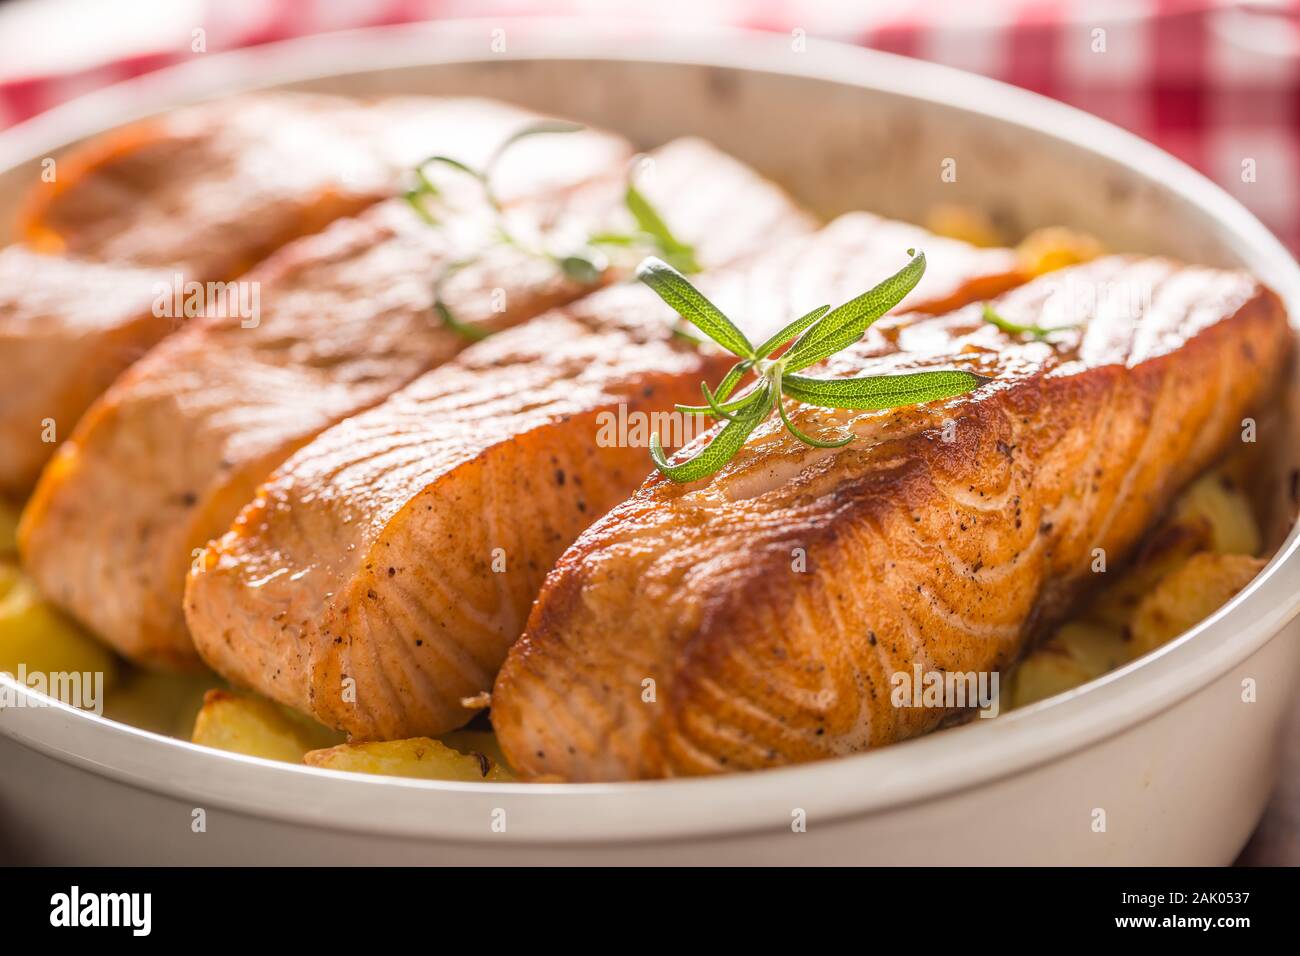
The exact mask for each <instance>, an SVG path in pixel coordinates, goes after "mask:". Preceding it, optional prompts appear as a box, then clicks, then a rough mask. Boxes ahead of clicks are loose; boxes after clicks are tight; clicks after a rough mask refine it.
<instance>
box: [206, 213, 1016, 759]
mask: <svg viewBox="0 0 1300 956" xmlns="http://www.w3.org/2000/svg"><path fill="white" fill-rule="evenodd" d="M702 195H704V193H702ZM715 219H716V221H717V222H718V223H722V222H724V221H725V220H724V218H723V217H720V216H719V217H715ZM753 228H754V227H753V224H751V225H749V226H747V227H746V229H747V230H752V229H753ZM748 234H750V235H755V236H760V235H761V236H764V237H769V236H771V230H765V231H752V232H748ZM912 245H923V246H924V248H925V250H926V252H927V254H928V256H929V259H930V262H931V268H930V270H929V272H928V273H927V275H926V276H925V277H924V279H923V280H922V282H921V285H920V286H919V287H918V288H917V289H916V290H914V292H913V293H912V296H911V297H910V299H909V300H908V302H909V304H910V306H911V307H912V308H944V307H947V306H948V305H950V304H952V303H954V302H958V301H967V300H969V299H970V298H971V297H973V296H980V295H992V294H994V293H996V292H997V291H999V290H1001V289H1005V288H1006V287H1007V286H1009V285H1011V284H1013V283H1015V282H1016V281H1018V276H1017V274H1016V272H1015V268H1016V267H1015V261H1016V260H1015V256H1014V255H1013V254H1012V253H1011V252H1009V251H1008V250H997V249H990V250H980V249H974V248H972V247H970V246H967V245H965V244H963V243H959V242H955V241H951V240H942V239H939V238H937V237H935V236H931V235H929V234H927V233H925V232H924V231H923V230H920V229H918V228H916V227H913V226H907V225H904V224H901V223H893V222H889V221H886V220H881V219H878V218H876V217H874V216H870V215H866V214H853V215H849V216H845V217H842V218H841V219H839V220H837V221H836V222H835V223H833V224H831V225H830V226H828V227H827V228H825V229H824V230H822V231H821V232H819V233H817V234H815V235H812V236H809V237H805V238H800V239H793V240H791V241H789V242H787V243H785V244H784V245H780V246H777V247H776V248H774V249H772V250H771V252H770V253H765V254H763V255H762V256H759V257H758V258H756V259H754V260H751V261H750V262H748V263H746V264H744V265H742V266H740V267H738V268H735V269H731V270H724V271H722V272H719V273H716V274H714V275H712V276H705V277H702V279H701V286H702V287H703V288H704V289H706V290H707V291H708V294H709V295H710V296H711V297H712V298H713V299H714V301H716V302H718V303H719V304H720V305H721V306H722V307H723V308H724V309H725V310H726V311H727V312H728V314H729V315H732V316H735V317H736V319H737V321H738V322H740V323H741V324H742V326H743V327H744V328H745V329H746V331H747V332H749V333H750V334H751V335H752V336H754V337H755V338H754V340H755V341H758V340H759V338H761V337H762V336H763V335H764V334H767V333H771V332H773V331H775V330H776V328H778V327H779V326H780V325H781V324H783V323H784V322H785V321H786V320H787V319H788V318H789V316H790V315H791V314H792V313H795V314H797V313H799V312H802V311H805V310H806V309H807V308H808V307H809V306H810V305H816V304H818V303H820V302H821V301H823V297H824V299H825V300H834V301H840V300H841V299H847V298H849V297H851V296H853V295H856V294H858V293H860V292H862V291H863V290H864V289H865V288H866V287H868V286H869V285H870V284H871V283H872V282H873V281H875V280H876V279H877V278H879V277H880V276H882V275H884V274H887V273H888V272H890V271H892V270H893V269H895V268H897V267H898V266H899V265H901V263H902V262H903V261H905V259H906V256H905V250H906V249H907V248H908V247H909V246H912ZM676 319H677V317H676V315H675V314H674V313H673V312H672V311H671V310H669V309H667V307H665V306H664V305H663V303H662V302H661V301H660V300H659V299H658V298H657V297H656V296H655V295H654V294H653V293H651V292H650V291H649V290H648V289H646V288H645V287H643V286H640V285H635V284H634V285H623V286H616V287H613V288H610V289H606V290H604V291H602V292H600V293H597V294H595V295H593V296H589V297H588V298H586V299H584V300H582V301H581V302H579V303H577V304H575V305H573V306H570V307H568V308H565V309H561V310H557V311H555V312H552V313H550V314H549V315H547V316H544V317H542V318H539V319H537V320H535V321H533V322H531V323H529V324H528V325H526V326H523V327H521V328H517V329H512V330H510V331H509V332H505V333H502V334H501V335H498V336H496V337H494V338H492V339H489V340H487V341H486V342H481V343H479V344H477V345H475V346H473V347H472V348H470V349H468V350H466V351H465V352H462V353H461V355H460V356H459V357H458V358H457V360H456V361H454V362H452V363H449V364H447V365H444V366H443V367H442V368H440V369H436V370H434V371H432V372H429V373H427V374H426V375H424V376H422V377H421V378H419V379H417V380H416V381H415V382H413V383H412V384H411V385H409V386H408V387H406V388H405V389H403V390H402V391H400V392H398V393H396V394H395V395H393V396H392V397H391V398H389V399H388V400H387V401H385V402H384V403H383V404H381V405H379V406H377V407H375V408H373V409H371V410H370V411H368V412H366V413H365V414H362V415H358V416H356V417H354V418H351V419H348V420H347V421H345V422H342V423H340V424H339V425H337V426H336V427H334V428H332V429H330V430H329V431H326V432H324V433H323V434H322V435H320V436H319V437H317V438H316V439H315V440H314V441H312V442H311V443H310V444H308V445H307V446H305V447H304V448H302V449H300V450H299V451H298V452H297V453H296V454H295V455H294V456H293V457H292V458H290V459H289V460H288V461H286V462H285V463H284V464H283V465H282V466H281V467H280V468H279V469H278V470H277V472H276V473H275V474H274V475H273V476H272V477H271V478H270V479H269V480H268V481H267V482H266V484H265V485H264V486H263V487H262V488H261V489H260V491H259V494H258V496H257V498H256V499H255V500H254V501H253V502H252V504H250V505H249V506H248V507H247V508H245V509H244V511H243V512H242V514H241V515H240V516H239V518H238V520H237V521H236V522H235V524H234V527H233V528H232V529H231V531H230V532H229V533H228V534H226V535H225V536H224V537H223V538H222V539H221V540H220V541H217V542H214V543H213V544H212V545H211V546H210V547H209V549H208V553H207V555H206V557H205V559H204V561H203V563H202V564H201V565H200V566H199V568H198V569H196V571H195V572H194V573H193V574H192V575H191V578H190V583H189V587H188V590H187V595H186V612H187V618H188V620H189V623H190V629H191V632H192V634H193V636H194V639H195V642H196V645H197V646H198V648H199V651H200V653H201V654H202V655H203V657H204V659H205V660H206V661H207V662H208V663H209V664H210V665H212V666H213V667H214V668H215V669H216V670H217V671H219V672H220V673H222V674H223V675H225V676H227V677H228V678H230V679H231V680H233V681H234V682H236V683H238V684H242V685H244V686H249V687H253V688H256V689H257V690H259V691H261V692H262V693H263V694H265V695H267V696H269V697H271V698H274V699H275V700H278V701H281V702H283V703H285V704H288V705H290V706H292V707H295V708H298V709H300V710H302V711H305V712H307V713H310V714H312V715H314V716H315V717H316V718H317V719H318V720H320V721H322V722H324V723H326V724H329V725H331V726H333V727H337V728H341V729H345V730H347V731H348V732H349V733H351V734H352V735H353V736H354V737H358V738H397V737H408V736H418V735H423V734H438V733H441V732H444V731H447V730H450V729H452V728H454V727H457V726H460V725H461V724H463V723H465V722H466V721H467V720H469V719H470V717H471V716H472V715H473V713H474V711H473V709H472V707H473V705H472V704H471V705H470V706H468V707H467V706H466V705H465V704H463V703H462V698H466V697H471V696H473V695H476V694H481V693H482V692H484V691H487V690H488V689H489V688H490V687H491V686H492V681H493V678H494V677H495V675H496V671H497V668H498V667H500V665H501V662H502V660H503V659H504V657H505V653H506V651H507V649H508V648H509V647H510V645H511V643H513V642H514V640H515V639H516V638H517V637H518V636H519V634H520V632H521V630H522V628H523V624H524V621H525V618H526V615H527V613H528V608H529V605H530V604H531V603H532V601H533V598H534V597H535V596H536V594H537V591H538V589H539V588H540V587H541V584H542V581H543V578H544V576H545V574H546V572H547V571H548V570H549V569H550V567H551V565H552V564H553V562H554V561H555V559H556V558H557V557H559V555H560V554H561V553H562V552H563V551H564V549H565V548H566V547H568V545H569V544H570V543H571V542H572V541H573V540H574V539H575V538H576V537H577V536H578V535H579V533H580V532H581V531H582V530H583V529H584V528H585V527H586V526H587V525H588V524H590V523H591V522H592V521H593V520H594V519H595V518H597V517H598V516H599V515H601V514H602V513H603V512H604V511H605V510H606V509H608V508H610V507H611V506H613V505H614V504H616V503H618V502H619V501H622V500H623V499H624V498H626V496H627V495H629V494H630V493H632V491H633V490H634V489H635V488H636V487H637V486H638V485H639V484H640V483H641V482H642V481H643V480H644V477H645V473H646V471H647V469H648V467H649V457H648V452H647V448H646V446H647V442H648V440H649V437H650V434H649V433H650V431H651V430H653V429H652V428H651V427H649V423H648V420H647V416H649V415H652V414H653V415H658V416H664V417H667V416H666V415H665V413H667V412H669V411H670V410H671V409H672V407H673V404H674V403H675V402H695V401H698V399H699V394H700V393H699V386H700V382H701V380H703V379H709V380H710V381H714V382H716V380H717V379H718V378H719V377H720V376H721V375H722V374H723V372H724V371H725V369H726V367H727V365H728V364H729V362H730V361H733V360H734V359H732V358H731V357H730V356H726V355H723V354H722V353H721V352H720V351H716V352H710V351H707V350H705V351H701V350H700V349H699V348H697V347H696V346H695V345H693V344H691V343H690V342H688V341H684V340H683V339H682V338H681V337H679V336H675V335H674V334H673V326H674V323H675V321H676ZM692 421H694V419H690V418H686V419H685V422H686V423H689V422H692ZM676 424H677V428H676V431H677V432H678V433H679V435H680V433H681V432H682V430H683V429H682V424H683V420H682V418H680V417H679V418H678V419H677V420H676ZM659 430H661V431H663V430H665V429H663V428H660V429H659ZM668 430H672V426H671V425H670V426H668ZM664 437H665V441H668V440H669V437H668V435H667V434H665V436H664ZM678 443H680V439H679V442H678ZM625 613H626V614H627V615H628V620H627V621H626V622H624V623H625V624H626V625H631V624H632V623H633V619H634V618H635V616H636V615H637V614H640V613H641V611H639V610H636V609H633V608H627V609H625ZM620 626H622V625H620ZM615 633H617V631H615Z"/></svg>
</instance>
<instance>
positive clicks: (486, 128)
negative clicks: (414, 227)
mask: <svg viewBox="0 0 1300 956" xmlns="http://www.w3.org/2000/svg"><path fill="white" fill-rule="evenodd" d="M537 118H538V117H537V116H536V115H535V114H533V113H530V112H527V111H525V110H522V109H518V108H515V107H512V106H507V105H506V104H501V103H492V102H488V101H484V100H477V99H434V98H418V97H410V98H399V99H389V100H380V101H376V102H373V103H365V102H361V101H357V100H348V99H342V98H337V97H329V96H313V95H304V94H293V93H277V94H257V95H251V96H246V97H238V98H235V99H233V100H223V101H221V102H219V103H211V104H206V105H203V106H196V107H191V108H189V109H184V110H180V111H177V112H174V113H169V114H166V115H164V116H162V117H159V118H157V119H152V120H146V121H144V122H141V123H137V124H135V125H132V126H129V127H126V128H125V129H122V130H118V131H115V132H112V133H109V134H106V135H105V136H101V137H99V138H97V139H95V140H92V141H91V142H90V143H88V144H87V145H84V146H81V147H78V148H77V149H74V150H73V151H71V152H70V153H69V154H68V155H66V156H63V157H60V158H59V159H58V167H57V169H58V176H57V177H56V178H55V179H54V181H53V182H48V183H46V182H41V183H39V184H37V186H36V187H34V189H33V191H32V193H31V195H30V197H29V200H28V203H27V208H26V211H25V214H24V216H23V218H22V222H21V223H20V228H19V232H20V234H21V235H22V236H24V237H25V239H26V240H27V242H28V246H27V247H26V248H24V247H21V246H15V247H12V248H10V249H9V250H7V251H5V252H4V253H0V279H2V280H4V281H3V282H2V283H0V325H2V327H3V331H2V332H0V334H2V335H3V339H2V340H0V344H3V346H4V347H3V348H0V372H3V382H0V436H2V437H0V441H2V442H3V445H0V492H3V493H6V494H8V495H10V496H12V497H15V498H19V497H21V496H23V495H25V494H26V493H27V492H29V491H30V490H31V487H32V485H33V484H34V482H35V480H36V477H37V475H38V474H39V471H40V468H41V467H42V466H43V465H44V463H45V462H46V461H47V460H48V459H49V457H50V455H52V454H53V453H54V449H55V447H56V445H55V444H54V443H52V442H48V441H45V440H43V439H44V438H46V437H48V436H49V434H50V432H49V426H48V424H47V423H48V421H49V420H51V419H52V420H53V422H54V433H55V434H56V435H57V436H58V438H60V439H61V438H62V437H63V436H64V435H66V434H71V432H72V429H73V426H74V425H76V423H77V421H78V420H79V419H80V417H81V415H82V414H83V413H84V412H85V410H86V409H87V408H88V407H89V405H90V403H91V402H92V401H93V400H94V399H95V398H96V397H97V396H98V395H99V394H100V393H102V392H103V390H104V389H105V388H107V387H108V385H109V384H110V383H111V382H112V381H113V380H114V379H115V378H116V377H117V375H118V374H120V373H121V372H122V370H123V369H125V368H126V367H127V366H128V365H130V364H131V362H133V361H135V360H136V359H137V358H139V357H140V356H141V355H143V354H144V353H145V352H147V351H148V350H149V349H150V348H152V347H153V346H154V345H156V344H157V343H158V342H159V341H160V340H161V339H162V338H164V337H165V336H166V335H168V334H170V333H171V332H172V331H173V330H174V329H175V328H177V327H178V325H179V324H180V323H181V322H182V321H183V320H184V319H185V318H186V317H187V315H189V316H191V317H192V316H193V314H194V310H193V307H192V303H190V302H188V301H186V300H187V299H188V297H189V296H190V295H191V293H190V291H189V288H187V287H186V285H185V283H186V282H189V281H193V282H197V283H208V282H212V281H222V280H230V279H234V278H235V277H236V276H237V275H238V274H240V273H242V272H243V271H244V270H245V269H247V268H248V267H250V266H252V265H253V264H255V263H256V262H258V261H260V260H261V259H263V258H264V257H265V256H266V255H268V254H269V253H271V252H272V251H274V250H275V249H276V248H278V247H280V246H282V245H284V244H285V243H287V242H289V241H290V240H293V239H295V238H297V237H300V236H304V235H308V234H311V233H315V232H318V231H319V230H321V229H322V228H324V227H325V226H327V225H328V224H329V223H330V222H332V221H334V220H336V219H338V218H340V217H342V216H348V215H353V214H355V213H358V212H360V211H361V210H362V209H364V208H365V207H368V206H370V205H372V204H373V203H376V202H378V201H380V200H382V199H383V198H385V197H387V196H391V195H393V194H395V193H396V192H397V191H398V190H399V189H400V188H401V187H402V184H403V173H404V170H405V169H406V167H408V166H410V165H411V164H413V163H415V162H418V161H419V159H421V158H422V157H423V156H426V155H428V154H429V153H430V152H435V151H436V152H442V153H446V154H450V155H452V156H456V157H458V158H461V159H464V160H465V161H466V162H470V163H481V162H482V161H483V160H484V159H485V158H486V156H487V155H488V153H489V152H490V151H491V150H492V149H493V148H495V147H496V146H497V145H498V144H499V143H500V142H502V141H503V140H504V139H505V138H506V137H508V136H509V135H510V134H511V133H513V132H514V131H516V130H518V129H520V128H521V127H523V126H524V125H526V124H528V123H530V122H533V121H536V120H537ZM629 157H630V147H629V146H628V144H627V143H626V142H624V141H623V140H621V139H619V138H618V137H615V136H611V135H608V134H605V133H600V132H596V131H586V132H582V133H577V134H567V135H563V136H550V137H539V138H537V139H534V140H530V141H525V142H521V143H520V144H519V145H518V147H516V148H513V149H512V150H511V151H510V152H509V153H508V154H507V155H506V156H505V158H504V159H503V161H502V163H501V165H500V167H499V168H498V170H497V175H496V176H494V182H495V183H496V188H497V191H498V193H499V194H500V195H501V196H502V197H503V200H504V201H507V202H509V201H511V200H512V199H518V198H520V197H521V196H534V197H536V196H541V195H547V194H550V193H551V192H552V191H555V194H556V196H557V200H558V199H562V198H563V196H564V195H566V194H567V193H570V192H572V189H573V187H574V186H576V185H578V184H582V183H588V182H590V181H592V180H593V179H594V178H596V177H600V176H606V177H610V187H611V188H613V187H614V186H615V185H617V179H616V177H611V175H610V174H611V171H618V172H621V164H622V163H624V162H625V161H626V160H627V159H628V158H629ZM528 164H531V165H528ZM451 186H452V187H459V188H461V189H466V188H474V187H473V184H472V183H471V182H469V181H468V177H463V176H462V177H461V182H459V183H455V182H453V183H452V184H451ZM534 201H536V200H534ZM35 251H39V252H45V253H51V254H50V255H45V256H37V255H35V254H34V252H35ZM96 261H97V262H101V263H104V264H103V265H100V266H95V265H92V264H91V263H92V262H96ZM110 264H111V266H112V267H110ZM134 267H139V268H134ZM15 277H20V278H18V279H15ZM11 280H13V281H11ZM173 289H175V290H177V292H176V294H175V295H173V294H172V291H171V290H173ZM232 291H235V292H236V294H244V295H247V294H248V290H247V288H246V287H241V288H238V289H236V290H232ZM174 299H175V300H177V301H179V302H181V303H183V307H182V308H181V309H178V308H177V307H176V306H175V304H174V303H173V300H174ZM196 301H197V300H196ZM201 309H202V305H201V304H200V305H199V310H200V311H201ZM158 313H161V315H159V314H158Z"/></svg>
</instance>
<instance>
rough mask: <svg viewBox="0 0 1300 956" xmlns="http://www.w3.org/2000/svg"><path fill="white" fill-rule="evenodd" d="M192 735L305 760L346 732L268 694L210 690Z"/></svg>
mask: <svg viewBox="0 0 1300 956" xmlns="http://www.w3.org/2000/svg"><path fill="white" fill-rule="evenodd" d="M190 739H191V740H192V741H193V742H194V743H196V744H203V745H204V746H205V747H215V748H216V749H218V750H230V751H233V752H234V753H240V754H247V755H248V756H250V757H264V758H266V759H267V760H284V761H286V762H288V763H301V762H302V759H303V756H304V755H305V754H306V753H307V752H308V751H309V750H317V749H319V748H321V747H328V746H330V745H331V744H335V743H338V742H339V741H340V740H342V739H343V735H342V734H341V733H339V732H337V731H333V730H330V729H328V728H326V727H322V726H321V725H320V724H317V723H315V722H314V721H311V720H308V719H307V718H306V717H303V716H301V715H299V714H296V713H294V712H293V711H290V710H288V709H287V708H284V707H281V706H280V705H279V704H275V703H272V702H271V701H269V700H266V699H265V698H262V697H255V696H252V695H248V696H245V695H241V694H235V693H232V692H230V691H226V690H210V691H208V692H207V693H206V694H205V695H204V697H203V707H202V709H200V710H199V715H198V717H197V718H196V719H195V721H194V733H193V734H192V735H191V737H190Z"/></svg>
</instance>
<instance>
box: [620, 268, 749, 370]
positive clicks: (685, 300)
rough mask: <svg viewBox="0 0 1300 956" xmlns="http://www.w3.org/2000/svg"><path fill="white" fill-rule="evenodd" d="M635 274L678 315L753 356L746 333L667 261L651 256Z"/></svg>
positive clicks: (720, 341) (742, 353) (731, 347)
mask: <svg viewBox="0 0 1300 956" xmlns="http://www.w3.org/2000/svg"><path fill="white" fill-rule="evenodd" d="M636 277H637V278H638V279H640V280H641V281H642V282H644V283H645V284H646V285H648V286H649V287H650V288H651V289H653V290H654V291H655V293H656V294H657V295H658V296H659V298H661V299H663V300H664V301H665V302H667V303H668V304H669V305H670V306H672V307H673V308H674V309H676V310H677V313H678V315H680V316H681V317H682V318H684V319H686V320H687V321H688V322H690V323H691V324H692V325H694V326H695V327H696V328H698V329H699V330H700V331H701V332H703V333H704V334H705V335H707V336H708V337H709V338H711V339H713V341H715V342H717V343H718V344H719V345H721V346H722V347H723V348H724V349H726V350H727V351H728V352H731V353H732V354H733V355H738V356H740V357H741V358H748V359H752V358H754V347H753V346H752V345H750V344H749V339H747V338H745V333H743V332H741V331H740V329H738V328H736V326H735V324H734V323H732V321H731V320H730V319H729V318H727V317H726V316H725V315H723V314H722V311H721V310H720V309H719V308H718V307H717V306H716V305H714V304H713V303H712V302H710V301H709V300H708V299H707V298H705V296H704V294H703V293H701V292H700V291H699V290H698V289H696V288H695V286H693V285H691V283H690V282H689V281H688V280H687V278H686V277H685V276H684V275H682V274H681V273H680V272H678V271H677V270H676V269H674V268H673V267H672V266H670V265H669V264H668V263H666V262H664V261H663V260H662V259H656V258H655V257H653V256H651V257H649V258H647V259H645V260H644V261H642V263H641V265H640V266H638V267H637V270H636Z"/></svg>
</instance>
